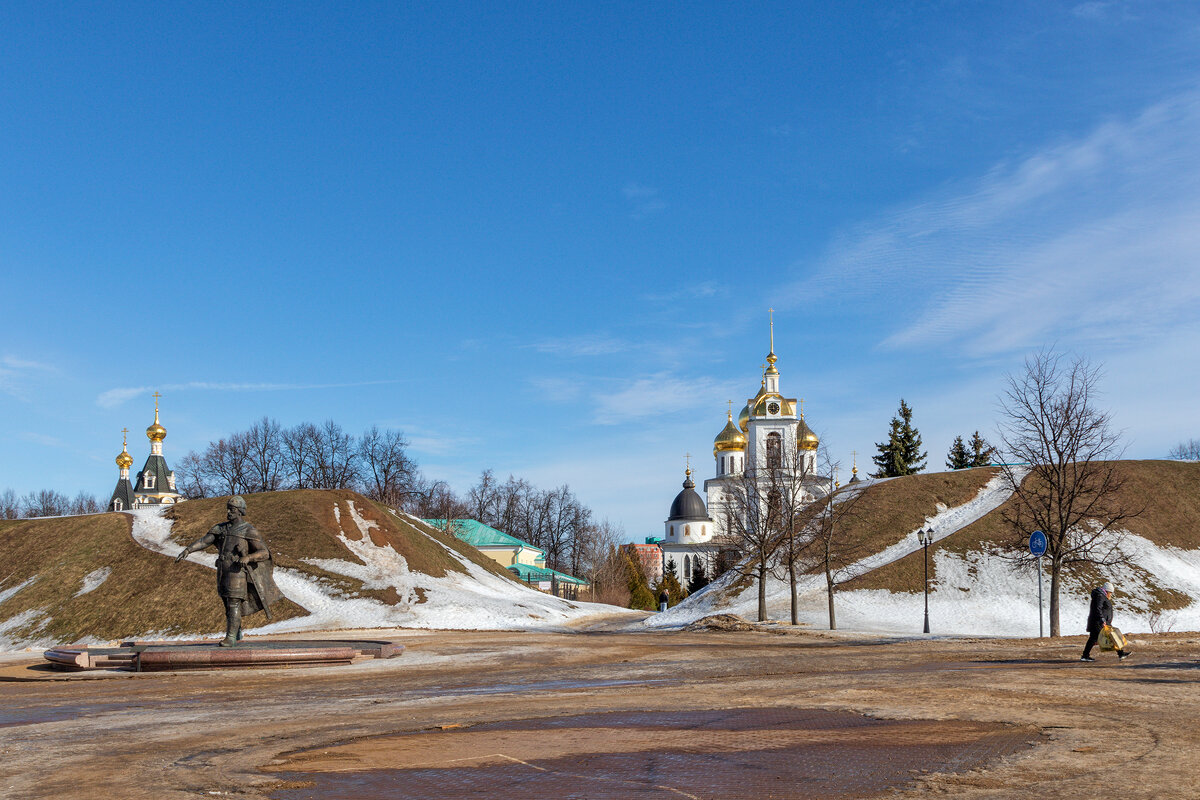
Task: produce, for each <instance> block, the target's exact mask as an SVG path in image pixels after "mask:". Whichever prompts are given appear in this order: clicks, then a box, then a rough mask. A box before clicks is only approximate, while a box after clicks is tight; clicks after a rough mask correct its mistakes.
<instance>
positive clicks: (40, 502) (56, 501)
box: [21, 489, 71, 517]
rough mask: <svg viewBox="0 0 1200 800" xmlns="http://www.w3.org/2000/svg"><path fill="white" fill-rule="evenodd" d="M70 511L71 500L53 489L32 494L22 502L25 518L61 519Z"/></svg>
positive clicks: (22, 514)
mask: <svg viewBox="0 0 1200 800" xmlns="http://www.w3.org/2000/svg"><path fill="white" fill-rule="evenodd" d="M70 509H71V500H70V498H68V497H67V496H66V495H64V494H60V493H59V492H56V491H54V490H53V489H41V490H39V491H36V492H30V493H29V494H27V495H25V497H24V498H23V499H22V501H21V516H23V517H61V516H63V515H64V514H67V513H69V512H70Z"/></svg>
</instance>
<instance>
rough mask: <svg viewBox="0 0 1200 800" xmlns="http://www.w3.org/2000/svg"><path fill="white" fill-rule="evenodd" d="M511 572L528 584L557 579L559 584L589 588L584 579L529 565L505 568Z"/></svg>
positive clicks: (514, 565) (515, 565)
mask: <svg viewBox="0 0 1200 800" xmlns="http://www.w3.org/2000/svg"><path fill="white" fill-rule="evenodd" d="M505 569H507V570H508V571H509V572H514V573H516V575H517V577H518V578H520V579H521V580H523V581H526V582H533V581H549V580H552V579H556V580H557V581H558V582H559V583H572V584H574V585H576V586H587V581H585V580H583V579H582V578H576V577H574V576H573V575H567V574H566V573H565V572H558V571H557V570H553V569H546V568H545V567H531V566H529V565H528V564H513V565H512V566H511V567H505Z"/></svg>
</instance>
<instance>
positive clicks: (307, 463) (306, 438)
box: [280, 422, 319, 489]
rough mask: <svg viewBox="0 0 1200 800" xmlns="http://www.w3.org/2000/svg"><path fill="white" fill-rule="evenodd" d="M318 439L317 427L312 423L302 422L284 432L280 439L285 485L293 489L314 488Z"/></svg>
mask: <svg viewBox="0 0 1200 800" xmlns="http://www.w3.org/2000/svg"><path fill="white" fill-rule="evenodd" d="M318 437H319V434H318V432H317V426H315V425H313V424H312V423H311V422H302V423H300V424H299V425H297V426H295V427H294V428H287V429H286V430H284V431H283V433H282V434H281V437H280V438H281V441H282V444H283V446H282V448H281V453H282V455H283V469H284V471H285V474H286V475H287V478H286V479H285V485H287V486H290V487H291V488H293V489H311V488H312V487H313V485H314V484H313V475H312V468H313V461H314V458H315V456H314V451H315V450H316V448H317V439H318Z"/></svg>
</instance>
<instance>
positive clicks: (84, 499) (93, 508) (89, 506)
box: [68, 491, 100, 514]
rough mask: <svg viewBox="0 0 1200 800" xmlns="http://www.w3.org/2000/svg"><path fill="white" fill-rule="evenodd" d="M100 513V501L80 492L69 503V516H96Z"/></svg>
mask: <svg viewBox="0 0 1200 800" xmlns="http://www.w3.org/2000/svg"><path fill="white" fill-rule="evenodd" d="M99 511H100V501H99V500H97V499H96V497H95V496H94V495H90V494H88V493H87V492H84V491H80V492H79V494H77V495H75V499H73V500H72V501H71V506H70V509H69V510H68V513H70V514H97V513H99Z"/></svg>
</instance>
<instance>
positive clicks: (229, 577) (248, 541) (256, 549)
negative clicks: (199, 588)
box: [175, 495, 283, 647]
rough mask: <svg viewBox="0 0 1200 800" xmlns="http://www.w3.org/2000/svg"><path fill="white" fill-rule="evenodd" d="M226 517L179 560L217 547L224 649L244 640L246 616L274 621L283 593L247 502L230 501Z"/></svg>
mask: <svg viewBox="0 0 1200 800" xmlns="http://www.w3.org/2000/svg"><path fill="white" fill-rule="evenodd" d="M225 517H226V520H227V521H226V522H222V523H219V524H217V525H214V526H213V527H212V529H211V530H209V532H208V533H206V534H204V536H202V537H200V538H199V539H197V540H196V541H194V542H192V543H191V544H189V545H188V546H187V547H185V548H183V552H181V553H180V554H179V555H178V556H176V557H175V561H176V563H178V562H179V561H180V560H182V559H183V558H184V557H186V556H187V554H188V553H194V552H196V551H198V550H203V549H204V548H206V547H208V546H209V545H216V546H217V592H218V593H219V594H220V595H221V599H222V600H224V601H225V639H224V641H222V642H221V646H222V647H232V646H233V645H234V644H236V643H237V641H238V640H239V639H241V638H242V617H243V616H244V615H246V614H253V613H255V612H256V611H259V610H260V609H261V610H262V611H265V612H266V614H267V619H268V620H269V619H271V604H272V603H274V602H276V601H278V600H279V599H280V598H282V597H283V593H282V592H280V591H279V587H278V586H276V585H275V576H274V570H275V565H274V562H272V560H271V551H270V549H268V548H267V542H266V540H265V539H263V536H262V534H261V533H259V532H258V531H257V530H256V529H255V527H254V526H253V525H251V524H250V523H249V522H247V521H246V519H245V517H246V501H245V500H243V499H242V498H241V497H238V496H236V495H235V496H234V497H231V498H229V502H228V503H226V504H225Z"/></svg>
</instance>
